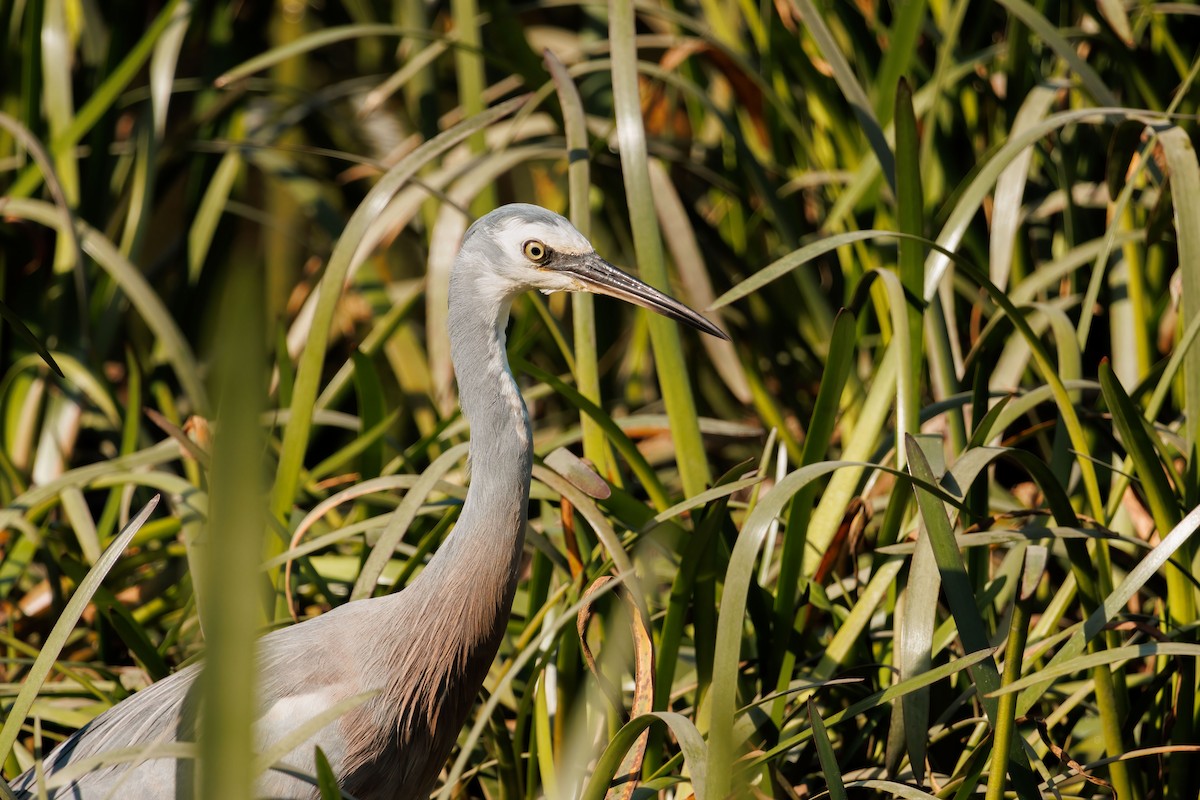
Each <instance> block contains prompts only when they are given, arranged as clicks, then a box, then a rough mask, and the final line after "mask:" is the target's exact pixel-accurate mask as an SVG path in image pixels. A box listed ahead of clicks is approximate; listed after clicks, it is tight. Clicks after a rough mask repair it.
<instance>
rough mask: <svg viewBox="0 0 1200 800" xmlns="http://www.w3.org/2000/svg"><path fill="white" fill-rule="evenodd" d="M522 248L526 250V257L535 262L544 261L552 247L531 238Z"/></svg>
mask: <svg viewBox="0 0 1200 800" xmlns="http://www.w3.org/2000/svg"><path fill="white" fill-rule="evenodd" d="M522 250H524V252H525V257H526V258H528V259H529V260H530V261H535V262H537V261H544V260H545V259H546V256H547V254H549V252H550V249H549V248H548V247H546V245H544V244H542V243H541V242H539V241H538V240H537V239H530V240H529V241H528V242H526V243H525V244H524V245H523V246H522Z"/></svg>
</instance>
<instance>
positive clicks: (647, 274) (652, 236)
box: [609, 0, 711, 495]
mask: <svg viewBox="0 0 1200 800" xmlns="http://www.w3.org/2000/svg"><path fill="white" fill-rule="evenodd" d="M609 13H610V30H609V37H610V42H611V45H612V83H613V105H614V112H615V114H616V118H617V140H618V141H619V143H620V149H621V174H622V176H623V177H624V179H625V199H626V202H627V204H628V206H629V217H630V224H631V225H632V227H633V242H634V249H635V251H636V253H637V261H638V271H639V273H640V274H641V278H642V280H644V281H645V282H646V283H648V284H650V285H651V286H654V287H656V288H659V289H664V290H666V289H669V287H670V282H669V280H668V278H667V265H666V262H665V260H664V259H663V243H662V234H661V232H660V231H659V228H658V219H657V217H656V215H655V212H654V200H653V195H652V193H651V188H650V173H649V167H648V164H647V161H648V156H647V153H646V130H645V127H644V125H643V122H642V106H641V95H640V93H639V90H638V69H637V44H636V41H635V38H634V29H635V25H634V10H633V3H632V2H630V1H629V0H613V1H612V3H611V4H610V7H609ZM647 324H648V325H649V326H650V339H651V342H652V344H653V346H654V358H655V362H656V367H657V371H658V380H659V384H660V385H661V387H662V393H663V399H664V401H665V402H666V406H667V416H668V417H669V418H670V420H671V434H672V436H673V437H674V440H675V451H676V453H677V455H678V459H677V460H678V464H679V474H680V477H681V478H682V480H683V490H684V493H686V494H689V495H693V494H699V493H700V492H702V491H704V490H705V488H707V485H708V483H709V481H710V479H711V478H710V473H709V470H708V456H707V455H706V454H705V452H704V442H703V440H702V439H701V437H700V425H699V422H698V420H697V414H696V403H695V401H694V400H693V398H692V387H691V382H690V380H689V378H688V373H689V370H688V368H687V361H686V360H685V358H684V355H683V342H682V339H681V336H680V331H679V326H678V325H677V324H676V323H675V322H673V321H671V320H669V319H667V318H665V317H662V316H659V315H657V314H651V315H649V317H648V319H647Z"/></svg>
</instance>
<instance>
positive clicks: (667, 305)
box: [554, 253, 729, 340]
mask: <svg viewBox="0 0 1200 800" xmlns="http://www.w3.org/2000/svg"><path fill="white" fill-rule="evenodd" d="M554 266H555V268H556V269H558V270H561V271H563V272H566V273H568V274H570V275H571V276H573V277H575V278H578V279H579V280H580V281H582V282H583V283H584V284H586V285H587V288H588V289H589V290H590V291H593V292H596V293H597V294H606V295H608V296H609V297H616V298H619V299H621V300H624V301H625V302H627V303H633V304H634V305H635V306H641V307H642V308H648V309H650V310H651V311H655V312H657V313H659V314H662V315H663V316H664V317H670V318H671V319H673V320H677V321H679V322H683V323H685V324H687V325H691V326H692V327H693V328H695V329H696V330H700V331H704V332H705V333H707V334H708V335H710V336H716V337H717V338H718V339H725V340H728V339H729V337H728V336H726V335H725V332H724V331H723V330H721V329H720V328H718V327H717V326H716V325H714V324H712V323H711V322H709V321H708V320H707V319H705V318H704V317H702V316H700V315H699V314H698V313H696V312H695V311H693V310H692V309H690V308H688V307H687V306H685V305H684V304H683V303H681V302H679V301H678V300H676V299H675V298H673V297H670V296H668V295H665V294H663V293H662V292H660V291H659V290H658V289H655V288H654V287H653V286H648V285H646V284H644V283H642V282H641V281H639V280H638V279H637V278H635V277H633V276H632V275H630V274H629V273H627V272H623V271H622V270H620V269H617V268H616V267H614V266H613V265H612V264H610V263H608V262H607V261H605V260H604V259H603V258H601V257H600V256H598V255H596V254H595V253H587V254H585V255H579V256H560V261H559V262H558V263H557V264H555V265H554Z"/></svg>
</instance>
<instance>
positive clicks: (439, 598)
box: [13, 204, 724, 800]
mask: <svg viewBox="0 0 1200 800" xmlns="http://www.w3.org/2000/svg"><path fill="white" fill-rule="evenodd" d="M531 289H539V290H542V291H544V292H552V291H594V292H601V293H604V294H610V295H613V296H616V297H620V298H622V299H624V300H627V301H630V302H633V303H636V304H638V305H641V306H644V307H647V308H650V309H652V310H655V311H657V312H659V313H662V314H665V315H667V316H670V317H672V318H674V319H677V320H680V321H683V322H686V323H688V324H690V325H692V326H694V327H696V328H698V329H700V330H703V331H705V332H707V333H710V334H712V335H715V336H721V337H724V334H723V333H721V331H720V330H719V329H718V328H716V327H715V326H714V325H712V324H711V323H709V322H708V321H707V320H705V319H704V318H703V317H701V316H700V315H699V314H696V313H695V312H694V311H692V310H690V309H688V308H687V307H686V306H684V305H682V304H680V303H678V302H676V301H675V300H672V299H671V298H670V297H667V296H666V295H664V294H662V293H660V292H658V291H656V290H654V289H652V288H650V287H649V286H646V285H645V284H643V283H641V282H640V281H638V280H636V279H635V278H633V277H631V276H629V275H626V274H625V273H623V272H621V271H620V270H617V269H616V268H615V267H613V266H611V265H610V264H608V263H607V262H605V261H604V260H603V259H601V258H600V257H599V256H597V255H596V254H595V252H594V251H593V249H592V247H591V245H590V244H589V243H588V241H587V239H586V238H584V237H583V235H582V234H580V233H579V232H578V231H577V230H576V229H575V228H574V227H573V226H572V225H571V224H570V223H569V222H568V221H567V220H566V219H564V218H563V217H561V216H559V215H558V214H554V213H552V212H550V211H547V210H545V209H543V208H539V207H537V206H531V205H524V204H515V205H509V206H504V207H502V208H499V209H497V210H495V211H493V212H492V213H490V214H488V215H486V216H484V217H483V218H481V219H480V220H479V221H477V222H476V223H475V224H474V225H472V226H471V228H470V229H469V230H468V231H467V233H466V235H465V237H464V238H463V243H462V249H461V251H460V252H459V254H458V257H457V258H456V260H455V263H454V268H453V271H452V273H451V276H450V307H449V317H448V319H449V329H450V330H449V333H450V345H451V355H452V359H453V361H454V367H455V374H456V376H457V378H458V386H459V398H460V402H461V404H462V409H463V413H464V414H465V415H466V416H467V418H468V419H469V421H470V423H471V447H470V464H471V481H470V487H469V488H468V491H467V496H466V500H465V501H464V504H463V508H462V513H461V515H460V517H459V520H458V524H457V525H456V526H455V529H454V532H453V533H452V534H451V535H450V536H449V537H448V538H447V540H446V542H445V543H444V544H443V545H442V547H441V548H440V549H439V550H438V552H437V554H436V555H435V556H434V557H433V558H432V559H431V560H430V562H429V564H428V565H427V566H426V567H425V569H424V570H423V571H422V572H421V573H420V574H419V575H418V576H417V578H416V579H415V580H414V581H413V582H412V584H411V585H410V586H408V587H407V588H405V589H404V590H403V591H401V592H398V593H395V594H391V595H386V596H384V597H377V598H372V599H369V600H361V601H358V602H354V603H347V604H345V605H343V606H340V607H338V608H335V609H333V610H332V611H330V612H328V613H326V614H323V615H322V616H320V617H318V618H316V619H312V620H308V621H306V622H303V623H301V624H299V625H294V626H292V627H289V628H286V629H283V630H278V631H275V632H273V633H270V634H268V635H266V636H264V637H263V638H262V639H261V640H260V642H259V664H260V670H261V677H260V682H259V698H260V701H259V702H260V708H259V717H258V720H257V722H256V737H257V740H258V742H259V746H260V748H265V747H267V746H269V745H270V744H271V743H272V742H273V741H277V740H278V739H280V738H281V737H282V736H284V735H285V734H287V733H288V732H289V731H290V730H292V729H293V728H295V727H296V726H298V725H300V724H302V723H303V722H304V721H305V720H307V719H310V718H312V717H313V716H315V715H316V714H318V713H320V712H321V711H324V710H326V709H329V708H330V707H332V706H334V705H336V704H337V703H339V702H341V701H344V700H346V699H347V698H350V697H353V696H355V695H357V694H359V693H362V692H365V691H370V690H376V691H378V694H377V695H375V696H374V697H373V698H371V699H370V700H368V701H367V702H365V703H364V704H362V705H360V706H358V707H357V708H355V709H354V710H352V711H350V712H349V713H347V714H345V715H343V716H341V717H340V718H338V719H337V721H336V722H333V723H330V724H329V725H327V726H326V727H325V728H323V729H321V730H320V731H319V732H318V733H317V734H316V735H314V736H313V737H312V738H310V739H309V740H308V741H307V742H305V743H304V744H303V745H302V746H300V747H298V748H296V749H295V750H293V751H292V752H291V754H290V755H289V756H288V757H287V758H286V759H285V763H286V765H287V766H288V767H291V768H293V769H294V770H296V771H298V772H300V773H304V774H308V775H311V774H313V773H314V772H315V768H314V761H313V745H319V746H320V747H321V748H322V750H323V751H324V752H325V754H326V755H327V756H328V757H329V760H330V762H331V764H332V765H333V768H334V771H335V772H336V773H337V775H338V776H339V778H340V781H341V786H342V788H343V789H344V790H345V791H347V792H349V793H350V794H352V795H354V796H355V797H357V798H360V800H377V799H379V800H382V799H383V798H405V799H409V798H419V797H423V796H426V795H427V794H428V793H429V791H430V790H431V789H432V787H433V784H434V782H435V781H436V779H437V776H438V774H439V772H440V771H441V769H442V767H443V765H444V763H445V761H446V758H447V756H448V755H449V753H450V750H451V748H452V747H453V745H454V742H455V740H456V739H457V737H458V733H459V731H460V729H461V728H462V726H463V724H464V723H465V721H466V718H467V715H468V713H469V712H470V709H471V705H472V703H473V702H474V700H475V697H476V695H477V694H478V692H479V689H480V687H481V686H482V685H483V680H484V678H485V677H486V676H487V672H488V669H489V667H490V665H491V663H492V660H493V658H494V657H495V655H496V651H497V649H498V648H499V646H500V641H501V637H502V636H503V633H504V629H505V625H506V623H507V621H508V615H509V610H510V608H511V606H512V600H513V593H514V591H515V589H516V583H517V576H518V569H519V566H520V559H521V551H522V548H523V545H524V531H525V523H526V514H527V506H528V502H529V482H530V474H531V469H532V463H533V453H532V441H533V440H532V433H531V431H530V427H529V416H528V413H527V411H526V409H525V404H524V402H523V401H522V399H521V395H520V393H519V392H518V390H517V385H516V382H515V381H514V380H513V377H512V373H511V371H510V370H509V367H508V358H507V355H506V353H505V348H504V344H505V337H504V329H505V326H506V324H507V322H508V315H509V309H510V307H511V305H512V301H513V299H514V298H515V297H517V296H518V295H520V294H521V293H522V292H525V291H528V290H531ZM197 675H198V666H192V667H189V668H187V669H184V670H181V671H180V672H178V673H176V674H174V675H172V676H170V677H168V678H166V679H164V680H162V681H159V682H158V683H156V684H154V685H153V686H150V687H148V688H146V689H144V690H142V691H140V692H138V693H136V694H135V695H134V696H133V697H130V698H129V699H127V700H125V701H124V702H122V703H120V704H118V705H117V706H115V707H113V708H112V709H109V710H108V711H106V712H105V713H103V714H101V715H100V716H99V717H97V718H96V719H95V720H94V721H92V722H91V723H90V724H88V725H86V726H85V727H83V728H81V729H80V730H79V731H78V732H77V733H75V734H74V735H73V736H71V737H70V738H68V739H67V740H66V741H65V742H63V743H62V744H61V745H60V746H59V747H58V748H56V749H55V750H54V751H53V752H52V753H51V754H50V755H49V756H48V757H47V758H46V764H45V769H46V772H47V773H48V774H49V775H50V776H51V777H53V775H54V773H56V772H58V771H59V770H63V769H70V768H71V766H72V765H73V764H78V763H79V762H80V761H82V760H85V759H88V758H91V757H94V756H98V755H100V754H103V753H106V752H111V751H114V750H121V749H126V748H141V747H145V746H146V745H152V744H154V743H170V742H176V741H194V733H195V727H196V725H195V707H196V701H195V697H194V696H193V695H194V692H193V691H192V689H193V687H194V685H195V678H196V676H197ZM193 770H194V764H193V763H192V762H191V761H189V760H187V759H178V760H176V759H174V758H169V757H167V758H163V757H160V758H154V759H151V760H144V761H141V762H140V763H139V762H137V761H134V762H127V763H122V764H118V765H116V766H111V765H110V766H106V767H101V768H99V769H96V770H94V771H91V772H87V773H86V774H83V775H81V776H79V777H77V778H75V779H74V780H73V781H72V782H71V783H69V784H68V785H65V786H63V787H61V788H59V789H57V790H55V791H52V792H51V797H52V798H78V799H79V800H93V798H102V797H107V796H109V795H110V794H111V795H113V796H119V797H121V798H122V800H129V798H173V797H176V796H177V791H176V789H177V787H178V788H179V789H181V790H182V791H180V792H179V793H178V794H180V795H186V794H189V793H190V788H191V786H192V785H193ZM13 788H14V789H15V790H16V793H17V796H18V797H19V798H32V797H35V796H36V787H35V785H34V780H33V771H32V770H30V771H28V772H26V773H25V774H23V775H22V776H20V777H19V778H18V779H17V780H16V782H15V783H14V784H13ZM256 793H257V794H258V795H259V796H263V797H286V798H315V797H316V796H317V793H316V789H315V788H314V787H313V786H312V785H311V784H309V783H307V782H304V781H302V780H300V779H298V778H295V777H293V776H291V775H288V774H286V773H285V772H283V771H279V770H269V771H267V772H266V773H265V774H264V775H262V776H261V777H260V779H259V781H258V783H257V785H256Z"/></svg>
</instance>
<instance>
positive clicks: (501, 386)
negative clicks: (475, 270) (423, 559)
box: [430, 273, 533, 618]
mask: <svg viewBox="0 0 1200 800" xmlns="http://www.w3.org/2000/svg"><path fill="white" fill-rule="evenodd" d="M480 288H481V287H479V286H477V285H474V284H473V283H472V282H471V276H470V275H466V276H463V275H462V274H461V273H459V274H455V275H453V276H452V283H451V292H450V297H451V300H450V308H449V317H448V322H449V327H450V351H451V357H452V359H453V361H454V370H455V374H456V376H457V378H458V393H459V402H460V403H461V405H462V409H463V414H464V415H465V416H466V417H467V419H468V421H469V422H470V423H471V447H470V468H471V483H470V487H469V488H468V489H467V498H466V501H465V502H464V504H463V509H462V514H461V515H460V517H459V520H458V524H457V525H456V526H455V529H454V532H453V533H452V534H451V535H450V537H449V538H448V539H447V541H446V542H445V544H444V545H443V546H442V548H441V549H440V550H439V552H438V554H437V557H436V558H435V559H434V561H435V562H436V563H431V564H430V568H432V569H434V570H435V572H436V573H437V574H438V576H439V579H440V580H439V583H441V584H442V585H443V586H457V587H458V590H459V591H468V592H470V593H472V594H474V595H475V597H477V598H478V600H479V601H480V602H482V603H490V602H493V601H495V602H498V603H500V604H501V605H503V610H504V614H503V616H504V617H505V618H507V611H508V606H509V604H510V603H511V601H512V592H513V590H514V588H515V585H516V578H517V569H518V566H519V563H520V558H521V550H522V547H523V545H524V535H525V523H526V517H527V513H528V505H529V480H530V474H531V470H532V464H533V437H532V433H531V431H530V427H529V414H528V412H527V411H526V408H525V403H524V401H523V400H522V399H521V394H520V392H519V391H518V390H517V384H516V382H515V381H514V380H513V377H512V373H511V372H510V371H509V367H508V356H507V354H506V352H505V349H504V345H505V336H504V328H505V325H506V324H507V323H508V312H509V307H510V306H511V303H512V301H511V298H506V297H494V298H489V297H488V295H489V292H487V291H478V289H480Z"/></svg>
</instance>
